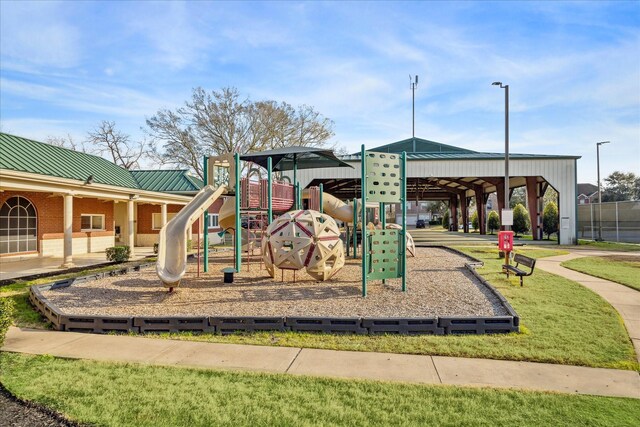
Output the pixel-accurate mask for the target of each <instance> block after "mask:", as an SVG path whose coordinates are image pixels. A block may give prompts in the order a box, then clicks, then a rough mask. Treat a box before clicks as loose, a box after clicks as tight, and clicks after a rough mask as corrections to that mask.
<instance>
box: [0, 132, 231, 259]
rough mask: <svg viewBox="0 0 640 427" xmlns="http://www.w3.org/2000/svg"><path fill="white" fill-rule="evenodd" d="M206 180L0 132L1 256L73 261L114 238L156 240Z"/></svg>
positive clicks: (213, 227)
mask: <svg viewBox="0 0 640 427" xmlns="http://www.w3.org/2000/svg"><path fill="white" fill-rule="evenodd" d="M202 186H203V183H202V181H200V180H199V179H197V178H194V177H192V176H190V175H189V174H188V172H187V171H186V170H152V171H128V170H126V169H124V168H121V167H119V166H117V165H115V164H114V163H112V162H109V161H108V160H105V159H103V158H101V157H98V156H94V155H90V154H86V153H80V152H77V151H73V150H68V149H65V148H61V147H56V146H52V145H49V144H44V143H41V142H37V141H33V140H29V139H26V138H21V137H17V136H13V135H9V134H6V133H0V259H3V260H4V261H8V260H13V259H24V258H28V257H38V256H56V257H64V264H67V265H71V264H72V263H73V255H74V254H84V253H90V252H102V251H104V250H105V249H106V248H108V247H111V246H114V245H116V244H127V245H129V246H131V248H132V250H134V247H135V246H152V245H153V244H154V243H156V242H157V239H158V234H159V231H160V229H161V228H162V226H163V224H165V223H166V221H168V220H169V219H171V218H172V216H173V215H175V213H176V212H178V211H180V209H182V207H183V206H184V205H186V204H187V203H188V202H189V201H190V200H191V198H192V197H193V195H194V194H196V193H197V192H198V191H199V190H200V189H201V188H202ZM221 204H222V200H219V201H217V202H216V204H215V205H214V206H213V207H212V211H214V212H217V209H218V208H219V206H220V205H221ZM209 225H210V227H209V232H215V231H218V230H219V228H218V227H217V216H216V215H215V214H214V215H211V218H210V224H209ZM192 233H195V234H197V233H198V222H196V223H195V224H194V226H193V229H192ZM193 237H194V238H195V237H197V236H193Z"/></svg>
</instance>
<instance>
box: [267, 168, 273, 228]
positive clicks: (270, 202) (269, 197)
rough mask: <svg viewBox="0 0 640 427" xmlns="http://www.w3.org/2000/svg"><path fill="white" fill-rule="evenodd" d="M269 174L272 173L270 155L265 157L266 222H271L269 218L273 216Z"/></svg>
mask: <svg viewBox="0 0 640 427" xmlns="http://www.w3.org/2000/svg"><path fill="white" fill-rule="evenodd" d="M271 175H273V164H272V160H271V157H269V158H268V159H267V185H268V187H267V224H271V220H272V218H273V205H272V198H273V194H272V191H273V188H272V186H273V181H272V178H271Z"/></svg>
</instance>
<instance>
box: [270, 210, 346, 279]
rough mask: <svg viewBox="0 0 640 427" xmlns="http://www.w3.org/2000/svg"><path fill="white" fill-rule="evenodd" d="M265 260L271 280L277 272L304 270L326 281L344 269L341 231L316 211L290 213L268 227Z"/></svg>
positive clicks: (332, 221) (334, 223) (333, 222)
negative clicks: (280, 270)
mask: <svg viewBox="0 0 640 427" xmlns="http://www.w3.org/2000/svg"><path fill="white" fill-rule="evenodd" d="M262 257H263V259H264V263H265V266H266V267H267V271H268V272H269V274H270V275H271V277H275V269H276V268H280V269H285V270H302V269H306V271H307V273H308V274H309V275H310V276H311V277H313V278H315V279H316V280H327V279H329V278H331V277H332V276H333V275H334V274H336V273H337V272H338V271H339V270H340V269H341V268H342V267H343V266H344V247H343V244H342V240H340V229H339V228H338V224H336V222H335V220H334V219H333V218H331V217H330V216H329V215H326V214H321V213H320V212H317V211H313V210H297V211H291V212H287V213H286V214H284V215H282V216H280V217H278V218H276V219H275V220H274V221H273V222H272V223H271V224H270V225H269V227H267V230H266V232H265V235H264V238H263V239H262Z"/></svg>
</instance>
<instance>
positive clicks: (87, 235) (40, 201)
mask: <svg viewBox="0 0 640 427" xmlns="http://www.w3.org/2000/svg"><path fill="white" fill-rule="evenodd" d="M14 196H21V197H24V198H26V199H28V200H29V201H30V202H31V203H32V204H33V206H34V207H35V208H36V214H37V216H38V251H39V252H41V253H43V251H42V249H43V242H42V241H43V240H54V239H63V238H64V200H63V197H62V196H61V195H53V194H52V193H38V192H26V191H24V192H16V191H5V192H3V193H0V205H1V204H3V203H4V202H5V201H6V200H7V199H9V198H11V197H14ZM81 214H96V215H104V220H105V231H93V232H83V231H81V222H80V215H81ZM110 236H113V202H111V201H109V202H104V201H102V200H98V199H93V198H83V199H79V198H74V199H73V238H74V240H75V239H77V238H82V239H94V238H101V239H99V240H100V241H102V240H105V239H104V238H108V237H110ZM107 240H108V239H107ZM96 243H97V242H96ZM52 244H53V243H52ZM75 244H76V242H74V245H75ZM105 244H106V243H105ZM49 246H51V245H49ZM49 246H47V247H49ZM57 246H60V245H56V244H53V246H51V247H52V248H53V247H55V248H56V249H55V250H49V249H47V251H46V252H47V253H46V254H44V253H43V255H49V254H51V253H53V252H58V250H57ZM85 246H87V247H91V245H90V244H82V247H85ZM103 246H104V244H102V243H101V244H94V245H93V249H92V251H95V250H96V249H98V250H100V249H101V248H102V247H103ZM85 252H86V251H85ZM80 253H82V252H80Z"/></svg>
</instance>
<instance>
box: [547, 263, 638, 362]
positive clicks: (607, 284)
mask: <svg viewBox="0 0 640 427" xmlns="http://www.w3.org/2000/svg"><path fill="white" fill-rule="evenodd" d="M607 255H625V256H638V257H640V253H633V252H631V253H629V252H604V251H594V250H575V251H571V253H569V254H568V255H559V256H554V257H548V258H539V259H538V260H537V261H536V267H537V268H541V269H542V270H545V271H548V272H549V273H553V274H557V275H558V276H562V277H565V278H567V279H569V280H573V281H574V282H578V283H580V284H581V285H583V286H586V287H587V288H589V289H591V290H592V291H594V292H595V293H597V294H598V295H600V296H601V297H602V298H604V299H605V300H606V301H607V302H609V304H611V305H612V306H613V308H615V309H616V310H618V313H620V317H622V320H623V321H624V324H625V326H626V327H627V331H628V332H629V336H630V337H631V341H632V342H633V346H634V347H635V349H636V358H637V359H638V362H640V292H638V291H636V290H635V289H632V288H629V287H627V286H624V285H621V284H619V283H615V282H611V281H609V280H605V279H600V278H598V277H593V276H589V275H588V274H584V273H580V272H577V271H574V270H570V269H568V268H565V267H562V266H561V265H560V263H562V262H565V261H569V260H571V259H575V258H582V257H586V256H607Z"/></svg>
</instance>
